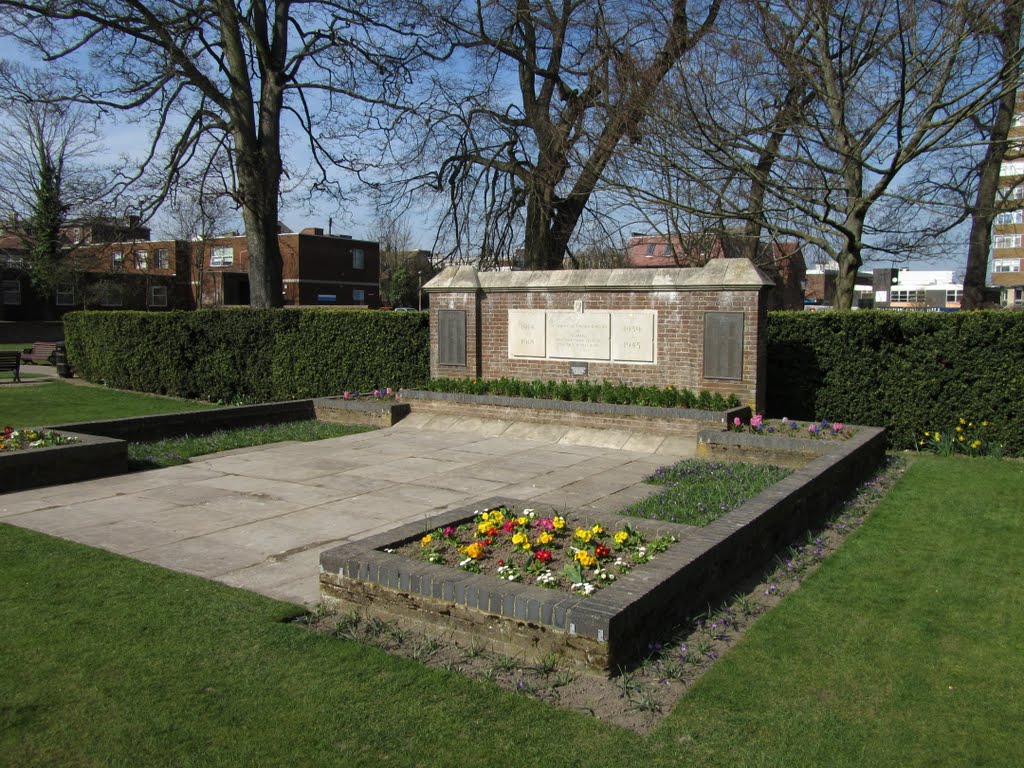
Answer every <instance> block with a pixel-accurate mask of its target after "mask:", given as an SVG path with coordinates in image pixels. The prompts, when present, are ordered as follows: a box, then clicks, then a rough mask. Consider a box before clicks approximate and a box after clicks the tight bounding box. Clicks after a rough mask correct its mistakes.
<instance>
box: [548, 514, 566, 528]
mask: <svg viewBox="0 0 1024 768" xmlns="http://www.w3.org/2000/svg"><path fill="white" fill-rule="evenodd" d="M551 525H553V526H554V527H555V530H556V531H560V530H562V529H563V528H565V518H564V517H553V518H551Z"/></svg>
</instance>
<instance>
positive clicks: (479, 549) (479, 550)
mask: <svg viewBox="0 0 1024 768" xmlns="http://www.w3.org/2000/svg"><path fill="white" fill-rule="evenodd" d="M462 552H463V553H464V554H465V555H466V557H471V558H473V559H474V560H479V559H480V558H481V557H483V556H484V545H483V544H481V543H480V542H479V541H474V542H473V543H472V544H468V545H466V546H465V547H463V548H462Z"/></svg>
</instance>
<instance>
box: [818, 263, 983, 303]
mask: <svg viewBox="0 0 1024 768" xmlns="http://www.w3.org/2000/svg"><path fill="white" fill-rule="evenodd" d="M837 275H838V270H837V269H836V268H834V267H833V268H829V267H822V266H815V267H812V268H811V269H809V270H807V291H806V294H805V309H810V310H814V309H830V308H832V307H833V306H834V305H835V286H836V276H837ZM963 291H964V286H963V283H956V282H954V281H953V272H952V271H943V270H937V271H936V270H914V269H895V268H884V269H874V270H872V271H870V272H868V271H866V270H861V271H860V272H858V273H857V278H856V283H855V285H854V301H853V307H854V308H855V309H903V310H927V309H930V310H935V311H949V310H954V309H960V302H961V301H962V299H963Z"/></svg>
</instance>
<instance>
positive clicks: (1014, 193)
mask: <svg viewBox="0 0 1024 768" xmlns="http://www.w3.org/2000/svg"><path fill="white" fill-rule="evenodd" d="M1003 200H1024V187H1022V186H1021V185H1020V184H1018V185H1016V186H1014V187H1009V188H1004V189H1003Z"/></svg>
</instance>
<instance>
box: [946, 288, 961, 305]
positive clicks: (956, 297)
mask: <svg viewBox="0 0 1024 768" xmlns="http://www.w3.org/2000/svg"><path fill="white" fill-rule="evenodd" d="M963 297H964V292H963V291H961V290H959V289H956V288H952V289H950V290H948V291H946V303H947V304H959V303H960V300H961V299H963Z"/></svg>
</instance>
